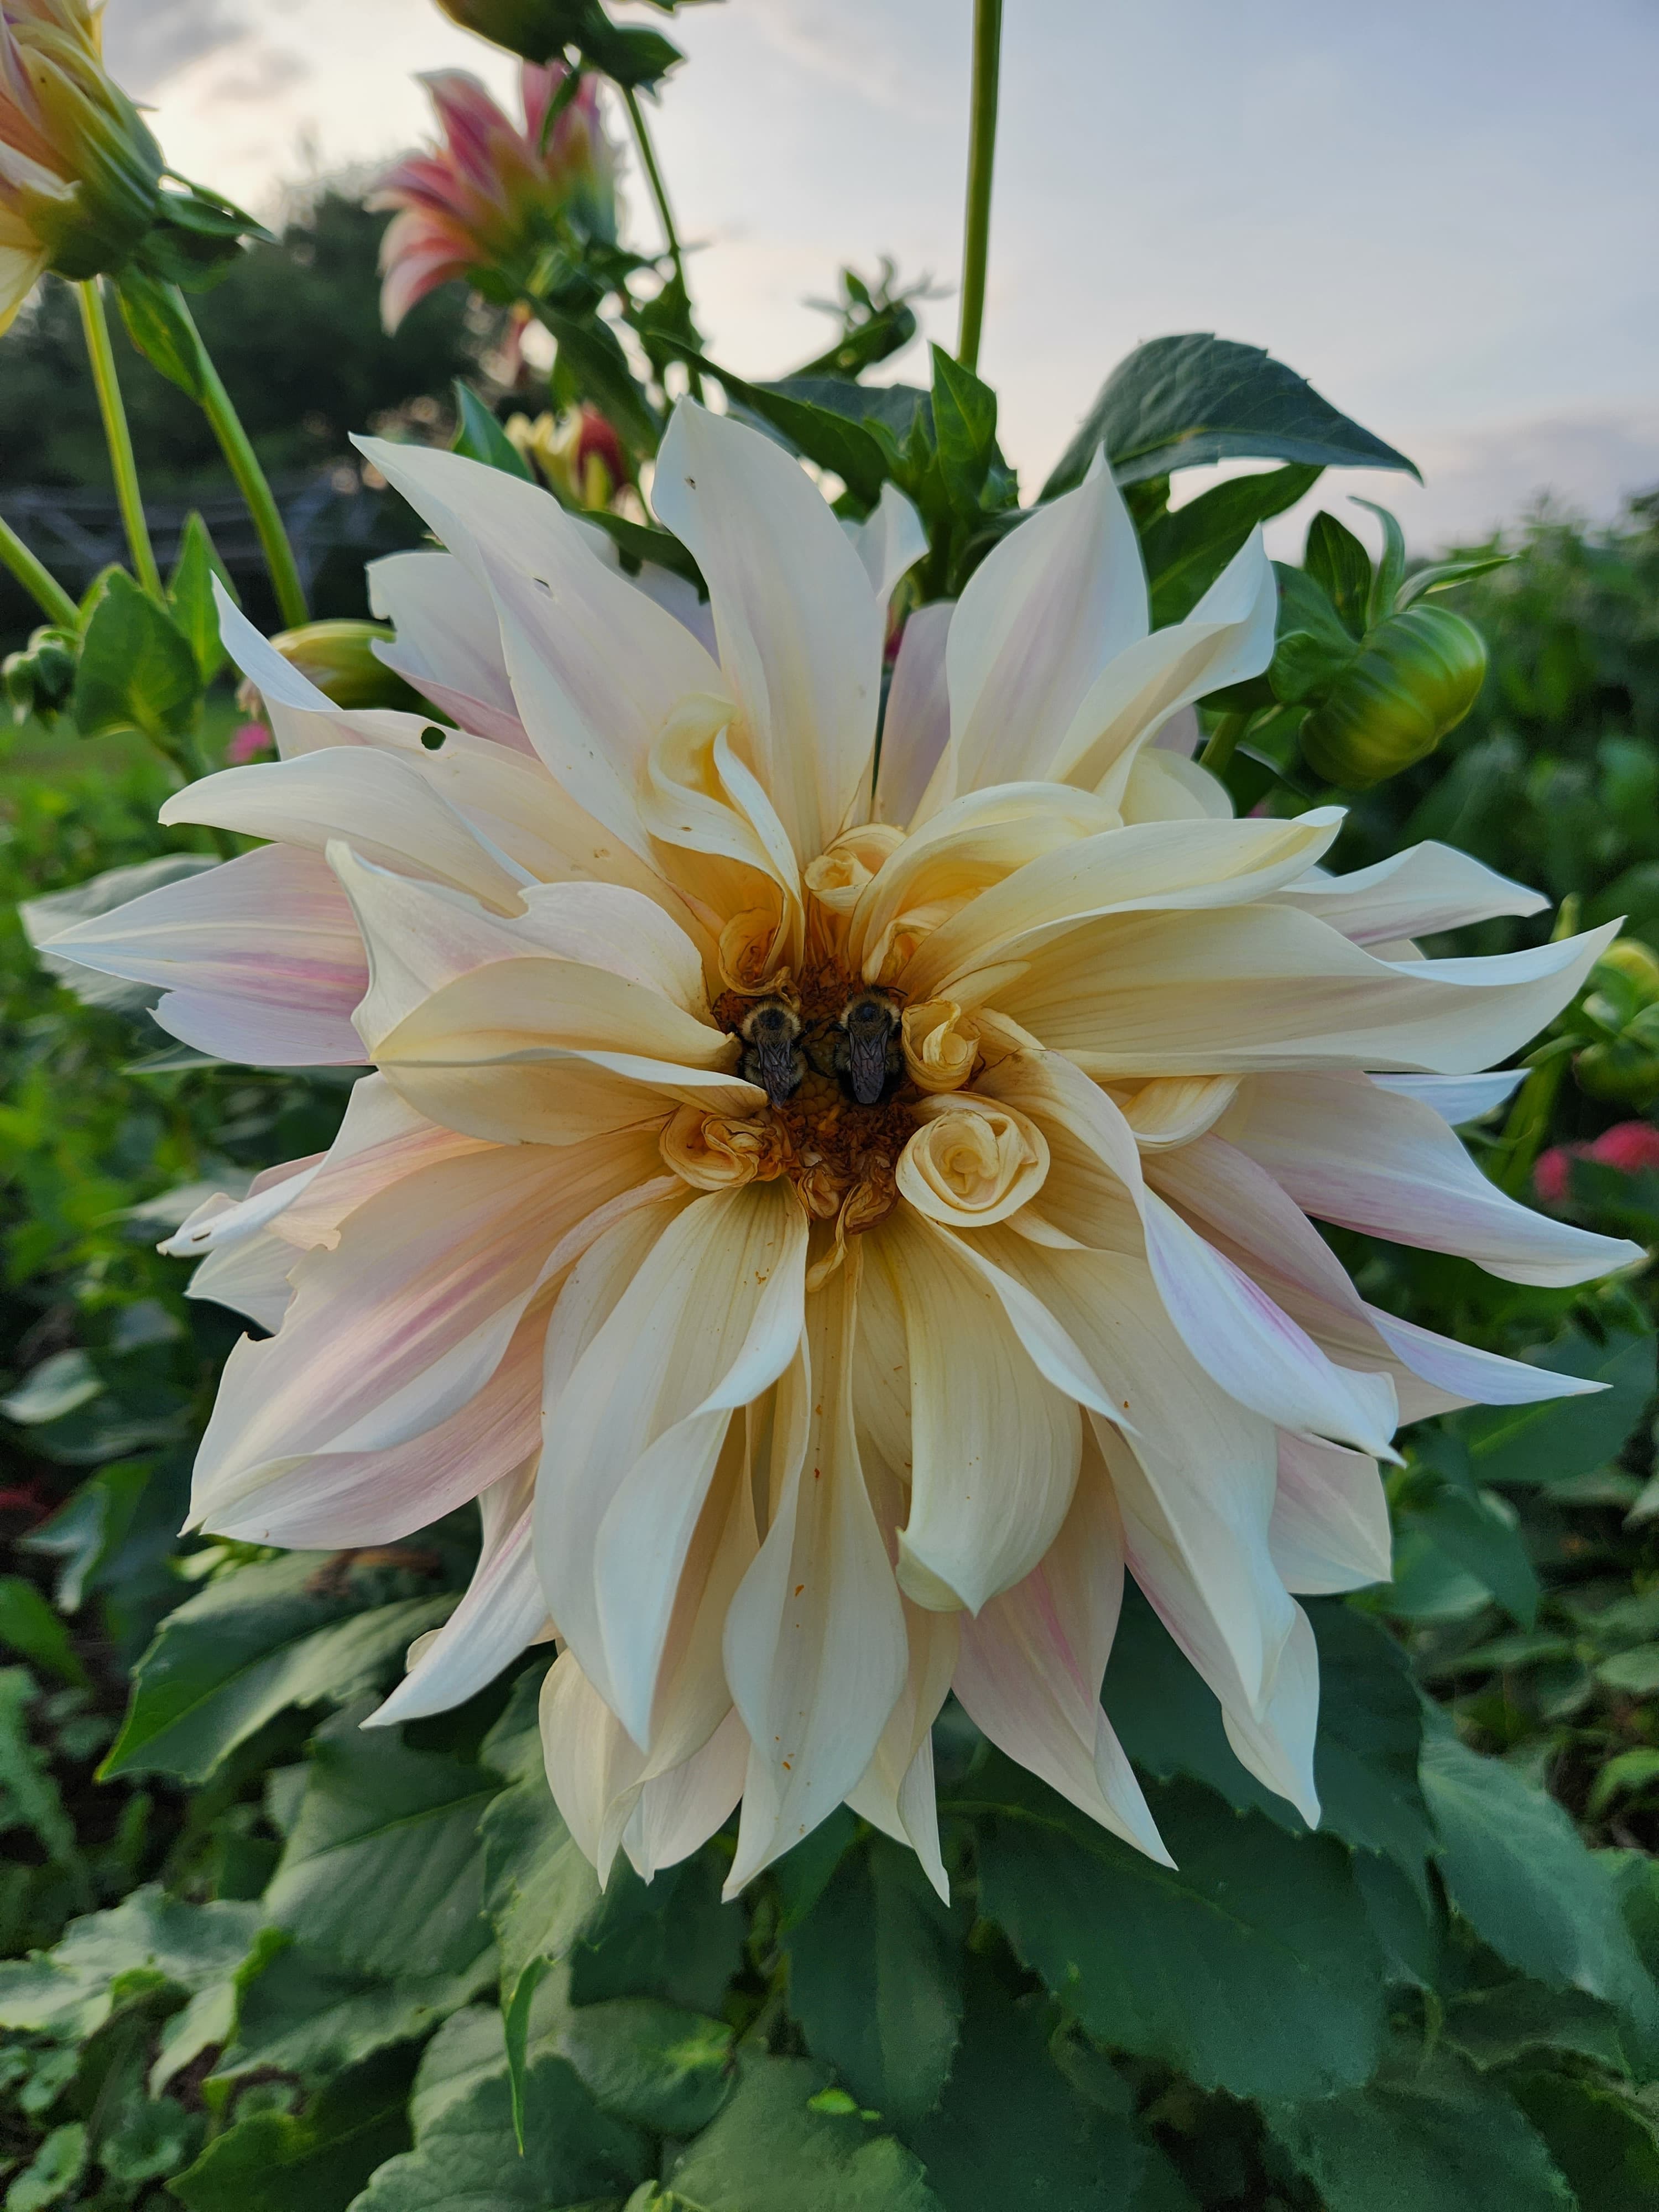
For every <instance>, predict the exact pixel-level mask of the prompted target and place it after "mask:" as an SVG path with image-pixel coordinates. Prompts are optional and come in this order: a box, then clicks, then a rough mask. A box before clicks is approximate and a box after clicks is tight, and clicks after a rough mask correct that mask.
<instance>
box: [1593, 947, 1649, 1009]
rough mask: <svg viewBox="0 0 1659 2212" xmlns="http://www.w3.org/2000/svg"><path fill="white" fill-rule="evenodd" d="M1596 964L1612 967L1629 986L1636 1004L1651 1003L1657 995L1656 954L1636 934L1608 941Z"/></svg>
mask: <svg viewBox="0 0 1659 2212" xmlns="http://www.w3.org/2000/svg"><path fill="white" fill-rule="evenodd" d="M1595 964H1596V966H1597V968H1611V969H1613V973H1614V975H1621V976H1622V977H1623V978H1624V980H1625V981H1626V983H1628V984H1629V985H1630V986H1631V989H1632V994H1633V996H1634V997H1635V1000H1636V1001H1637V1003H1638V1005H1639V1006H1650V1005H1651V1004H1652V1003H1653V1001H1654V1000H1656V999H1659V954H1656V953H1654V952H1653V951H1651V950H1650V947H1649V946H1647V945H1644V944H1643V942H1642V940H1641V939H1640V938H1639V937H1619V938H1615V939H1613V943H1612V944H1611V945H1608V947H1607V951H1605V952H1604V953H1602V954H1601V957H1600V958H1599V959H1598V960H1597V962H1596V963H1595Z"/></svg>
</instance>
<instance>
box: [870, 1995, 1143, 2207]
mask: <svg viewBox="0 0 1659 2212" xmlns="http://www.w3.org/2000/svg"><path fill="white" fill-rule="evenodd" d="M1053 2013H1054V2008H1053V2006H1052V2005H1050V2004H1048V2002H1045V2001H1044V2000H1043V1999H1042V1998H1041V1997H1025V1998H1022V1999H1020V2000H1019V2001H1018V2002H1016V2001H1015V2000H1014V1999H1012V1997H1010V1996H1009V1995H1008V1993H1007V1991H1006V1990H1005V1989H1003V1988H1002V1987H1001V1985H1000V1983H999V1982H998V1981H997V1979H996V1978H995V1976H994V1974H993V1973H992V1972H991V1971H990V1970H989V1968H988V1967H987V1966H984V1965H983V1964H982V1963H981V1962H980V1961H979V1960H970V1961H969V1969H968V2003H967V2010H966V2015H965V2017H964V2019H963V2031H962V2045H961V2048H960V2050H959V2051H958V2052H957V2060H956V2063H955V2065H954V2066H953V2067H952V2068H951V2079H950V2081H949V2084H948V2085H947V2087H946V2088H945V2099H944V2102H943V2103H942V2104H941V2106H939V2111H938V2112H935V2113H933V2114H932V2115H931V2117H929V2118H927V2119H925V2120H922V2121H921V2122H920V2123H919V2124H915V2125H912V2126H910V2127H908V2128H907V2129H906V2130H905V2139H906V2141H907V2142H908V2143H909V2146H910V2148H911V2149H912V2150H914V2151H915V2153H916V2154H917V2155H918V2157H919V2158H920V2159H921V2161H922V2164H923V2166H924V2167H925V2168H926V2170H927V2183H928V2186H929V2187H930V2188H931V2189H932V2190H933V2191H934V2192H935V2194H936V2195H937V2196H938V2197H939V2198H940V2199H941V2200H942V2202H943V2203H944V2205H945V2207H946V2212H1006V2208H1008V2207H1010V2206H1012V2205H1017V2204H1018V2205H1030V2206H1032V2207H1038V2206H1043V2205H1052V2206H1053V2207H1054V2208H1055V2212H1059V2209H1060V2207H1062V2206H1063V2207H1064V2208H1065V2212H1133V2208H1134V2207H1135V2206H1136V2204H1137V2203H1138V2201H1139V2185H1140V2182H1141V2179H1142V2177H1143V2173H1144V2171H1145V2169H1146V2164H1147V2159H1146V2146H1145V2145H1144V2144H1143V2143H1142V2142H1140V2140H1139V2138H1138V2137H1137V2136H1136V2135H1135V2132H1134V2130H1133V2128H1132V2127H1131V2126H1130V2124H1129V2120H1128V2112H1129V2108H1130V2098H1129V2093H1128V2089H1127V2084H1126V2083H1124V2082H1122V2081H1121V2079H1119V2078H1118V2077H1116V2076H1113V2077H1112V2080H1113V2082H1114V2083H1115V2086H1116V2087H1117V2088H1118V2089H1119V2090H1120V2091H1121V2093H1122V2099H1123V2103H1122V2109H1121V2111H1112V2110H1108V2109H1103V2107H1102V2106H1101V2105H1100V2104H1099V2103H1098V2102H1097V2101H1095V2100H1090V2099H1087V2098H1085V2097H1084V2096H1081V2095H1079V2093H1078V2091H1077V2089H1076V2088H1075V2087H1073V2083H1072V2082H1071V2081H1069V2080H1068V2079H1067V2078H1066V2075H1065V2074H1064V2073H1063V2072H1062V2071H1061V2070H1060V2066H1059V2065H1058V2064H1057V2063H1056V2058H1055V2053H1054V2051H1053V2050H1051V2048H1050V2045H1051V2039H1052V2035H1053V2032H1054V2018H1053ZM1099 2063H1101V2064H1102V2065H1104V2064H1105V2063H1106V2062H1105V2061H1104V2060H1101V2061H1100V2062H1099Z"/></svg>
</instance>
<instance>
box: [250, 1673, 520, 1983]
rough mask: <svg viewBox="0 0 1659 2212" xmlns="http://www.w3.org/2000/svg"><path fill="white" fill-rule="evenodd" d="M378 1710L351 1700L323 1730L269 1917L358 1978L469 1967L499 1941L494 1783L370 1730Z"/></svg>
mask: <svg viewBox="0 0 1659 2212" xmlns="http://www.w3.org/2000/svg"><path fill="white" fill-rule="evenodd" d="M368 1710H369V1708H368V1702H367V1701H365V1702H364V1704H363V1705H362V1706H356V1707H348V1708H347V1710H346V1711H344V1712H342V1713H339V1714H337V1715H336V1716H335V1717H334V1718H333V1719H332V1720H331V1721H330V1722H329V1723H328V1724H327V1725H326V1726H325V1727H324V1728H323V1729H319V1731H318V1734H317V1737H316V1740H315V1742H314V1744H313V1749H312V1753H311V1771H310V1776H309V1778H308V1780H307V1784H306V1793H305V1796H304V1797H303V1799H302V1800H301V1805H300V1812H299V1817H298V1819H297V1820H295V1824H294V1829H293V1832H292V1833H291V1834H290V1835H289V1838H288V1841H287V1844H285V1846H284V1847H283V1856H282V1859H281V1861H280V1862H279V1863H278V1865H277V1869H276V1873H275V1875H273V1876H272V1877H271V1881H270V1887H269V1889H268V1890H267V1891H266V1893H265V1899H264V1903H265V1910H266V1912H267V1914H268V1915H269V1917H270V1919H271V1920H272V1921H274V1922H275V1923H276V1925H277V1926H278V1927H280V1928H285V1929H288V1930H289V1933H290V1934H291V1935H293V1936H295V1938H296V1939H297V1940H298V1941H299V1942H301V1943H303V1944H306V1945H307V1946H309V1947H310V1948H312V1949H313V1950H315V1951H319V1952H321V1953H324V1954H326V1955H327V1956H328V1957H329V1958H330V1959H331V1960H332V1961H334V1962H336V1963H337V1964H338V1965H340V1966H345V1967H347V1968H349V1969H351V1970H355V1971H356V1972H359V1973H363V1974H373V1975H379V1976H381V1977H383V1978H385V1979H386V1980H388V1981H389V1980H392V1979H393V1978H395V1977H397V1976H398V1974H399V1973H400V1972H404V1971H405V1970H407V1969H408V1968H409V1967H410V1966H411V1965H415V1964H418V1966H419V1968H420V1971H421V1972H422V1973H423V1974H432V1975H440V1974H459V1973H463V1972H465V1970H466V1969H467V1967H468V1966H470V1965H471V1963H472V1962H473V1961H474V1960H477V1958H478V1957H479V1955H480V1954H481V1953H482V1952H483V1950H484V1948H486V1946H487V1944H488V1942H489V1930H488V1929H487V1927H486V1926H485V1924H484V1921H483V1853H482V1851H481V1850H480V1849H479V1847H478V1842H477V1826H478V1815H479V1814H480V1813H482V1812H483V1808H484V1807H485V1806H486V1805H487V1804H488V1803H489V1800H490V1798H491V1797H492V1796H494V1795H495V1782H494V1780H493V1779H492V1778H490V1776H489V1774H488V1773H486V1772H485V1771H483V1770H481V1769H480V1768H478V1767H477V1766H470V1765H465V1764H463V1762H462V1761H460V1760H459V1759H447V1758H445V1757H443V1756H441V1754H439V1753H435V1752H423V1751H410V1750H409V1749H408V1748H407V1747H405V1746H404V1744H402V1743H401V1742H399V1741H398V1737H397V1735H395V1734H394V1733H393V1732H392V1730H391V1729H362V1727H361V1726H360V1723H361V1722H362V1719H363V1717H364V1714H365V1712H366V1711H368Z"/></svg>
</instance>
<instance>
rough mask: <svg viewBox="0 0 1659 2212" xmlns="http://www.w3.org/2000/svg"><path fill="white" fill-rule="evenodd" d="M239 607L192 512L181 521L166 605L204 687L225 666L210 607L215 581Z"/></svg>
mask: <svg viewBox="0 0 1659 2212" xmlns="http://www.w3.org/2000/svg"><path fill="white" fill-rule="evenodd" d="M215 578H217V580H218V581H219V582H220V583H221V584H222V585H223V586H224V588H225V590H226V591H227V592H229V594H230V597H231V599H232V602H233V604H234V605H237V606H240V605H241V599H240V595H239V593H238V592H237V589H236V586H235V585H234V583H233V582H232V581H231V579H230V572H229V570H228V568H226V567H225V564H224V562H222V560H221V559H220V558H219V555H218V552H217V550H216V547H215V545H214V543H213V539H212V538H211V537H210V535H209V532H208V526H207V525H206V523H205V522H204V521H203V520H202V518H201V516H200V515H199V514H197V513H196V512H195V510H194V509H193V508H192V509H191V513H189V514H187V515H186V516H185V526H184V530H183V532H181V534H180V536H179V560H178V563H177V566H176V567H175V568H174V569H173V576H172V580H171V581H170V582H169V583H168V585H167V603H168V605H170V606H171V607H172V609H173V620H174V621H175V622H176V623H178V625H179V629H181V630H182V631H183V632H184V634H185V637H186V638H187V639H188V640H189V641H190V648H191V652H192V653H194V654H195V655H196V665H197V669H198V670H199V671H201V678H202V681H203V683H204V684H211V683H212V681H213V679H214V678H215V677H216V675H217V674H218V673H219V671H220V670H221V669H222V667H223V666H224V664H225V647H224V641H223V640H222V638H221V637H220V635H219V610H218V608H217V606H216V605H215V604H214V598H213V585H214V580H215Z"/></svg>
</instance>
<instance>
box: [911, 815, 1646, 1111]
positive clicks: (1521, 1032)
mask: <svg viewBox="0 0 1659 2212" xmlns="http://www.w3.org/2000/svg"><path fill="white" fill-rule="evenodd" d="M1183 826H1184V825H1183ZM1612 928H1613V925H1611V924H1609V925H1608V927H1607V928H1606V929H1599V930H1593V931H1591V932H1589V933H1588V934H1587V935H1585V936H1583V937H1577V938H1570V939H1566V940H1565V941H1564V942H1562V943H1560V944H1557V945H1541V946H1539V947H1537V948H1536V949H1535V950H1534V951H1527V952H1516V953H1506V954H1503V955H1500V956H1498V957H1495V958H1492V959H1486V960H1432V961H1420V962H1417V963H1410V964H1407V963H1400V964H1398V965H1391V964H1389V963H1387V962H1384V961H1380V960H1376V959H1374V958H1373V957H1371V956H1370V954H1369V953H1366V952H1364V951H1362V950H1361V949H1360V947H1359V946H1358V945H1351V944H1349V942H1348V941H1347V939H1346V938H1344V937H1341V936H1340V935H1339V934H1338V933H1336V932H1335V931H1334V930H1333V929H1328V928H1327V927H1325V925H1324V924H1323V923H1322V922H1317V921H1314V920H1313V919H1312V917H1311V916H1310V915H1301V914H1293V913H1291V911H1290V910H1289V909H1288V908H1285V907H1276V906H1271V905H1261V906H1250V907H1237V908H1232V909H1231V910H1230V911H1228V912H1225V913H1201V912H1200V913H1174V914H1158V915H1110V916H1108V917H1106V918H1105V919H1103V920H1102V921H1092V922H1085V924H1083V925H1082V926H1081V927H1079V928H1078V929H1076V930H1074V931H1073V932H1071V933H1069V934H1068V935H1067V936H1066V937H1064V938H1062V939H1059V940H1058V941H1057V942H1055V943H1054V944H1052V945H1045V946H1043V947H1042V950H1041V951H1037V952H1036V953H1035V954H1034V955H1032V956H1031V957H1030V959H1029V960H1027V961H1026V962H1025V963H1024V972H1023V973H1022V974H1020V975H1018V978H1017V979H1009V980H1002V979H999V980H998V981H997V982H996V983H995V986H994V989H992V990H991V991H990V992H988V993H987V996H988V997H989V999H990V1001H991V1003H992V1005H993V1006H994V1008H995V1009H996V1010H997V1011H999V1012H1003V1013H1006V1014H1007V1015H1008V1016H1010V1017H1011V1018H1012V1019H1013V1020H1014V1021H1016V1022H1018V1024H1020V1025H1021V1027H1022V1028H1024V1029H1026V1030H1030V1032H1031V1033H1032V1034H1033V1035H1034V1036H1037V1037H1040V1038H1041V1039H1042V1042H1043V1043H1044V1044H1045V1045H1047V1046H1048V1047H1049V1048H1052V1049H1054V1050H1055V1051H1059V1052H1063V1053H1065V1054H1067V1055H1068V1056H1069V1057H1070V1058H1071V1059H1073V1060H1076V1061H1077V1063H1078V1065H1079V1066H1081V1067H1083V1068H1084V1069H1085V1071H1086V1072H1087V1073H1090V1074H1091V1075H1095V1076H1100V1077H1104V1078H1106V1079H1112V1078H1114V1077H1118V1076H1144V1075H1148V1074H1162V1075H1176V1074H1187V1073H1192V1074H1206V1075H1217V1074H1229V1073H1240V1074H1243V1073H1249V1072H1251V1071H1252V1070H1257V1069H1260V1070H1267V1069H1279V1070H1291V1069H1306V1070H1316V1069H1320V1068H1332V1067H1344V1066H1346V1067H1350V1068H1352V1067H1354V1066H1364V1067H1372V1068H1377V1069H1383V1070H1395V1069H1397V1070H1400V1071H1401V1072H1402V1073H1404V1072H1413V1071H1420V1072H1423V1073H1437V1074H1446V1075H1455V1074H1464V1073H1469V1072H1471V1071H1472V1070H1474V1069H1475V1068H1479V1067H1482V1066H1486V1065H1488V1064H1489V1063H1490V1062H1492V1060H1501V1059H1503V1058H1504V1057H1506V1056H1507V1055H1508V1054H1510V1053H1511V1052H1513V1051H1515V1050H1516V1048H1518V1047H1519V1046H1520V1045H1522V1043H1524V1042H1526V1041H1527V1039H1528V1038H1529V1037H1531V1036H1534V1035H1535V1034H1536V1032H1537V1031H1538V1030H1540V1029H1541V1027H1542V1026H1543V1025H1544V1024H1545V1023H1546V1022H1547V1021H1549V1020H1551V1019H1552V1018H1553V1016H1554V1015H1555V1014H1557V1013H1559V1012H1560V1010H1561V1008H1562V1007H1563V1006H1565V1005H1566V1003H1567V1002H1568V1000H1570V999H1571V997H1572V995H1573V993H1574V992H1575V991H1576V990H1577V988H1578V987H1579V985H1580V983H1582V982H1583V979H1584V977H1585V976H1586V975H1588V973H1589V969H1591V968H1592V967H1593V966H1594V964H1595V960H1596V958H1597V957H1598V955H1599V954H1600V952H1601V950H1602V948H1603V946H1604V945H1607V944H1608V943H1609V942H1610V941H1611V938H1610V932H1611V930H1612ZM953 995H955V996H957V997H965V996H966V992H965V989H958V990H957V992H955V993H954V994H953Z"/></svg>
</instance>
